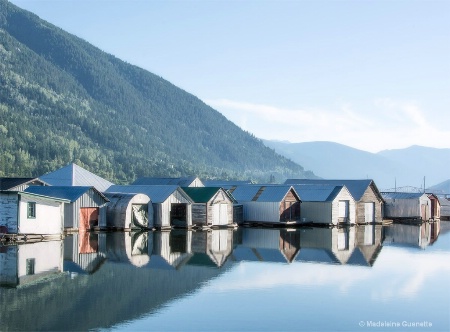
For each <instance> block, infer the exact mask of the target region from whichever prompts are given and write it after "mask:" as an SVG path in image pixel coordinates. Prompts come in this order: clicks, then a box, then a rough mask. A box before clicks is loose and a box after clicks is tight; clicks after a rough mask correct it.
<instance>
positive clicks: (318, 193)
mask: <svg viewBox="0 0 450 332" xmlns="http://www.w3.org/2000/svg"><path fill="white" fill-rule="evenodd" d="M343 187H344V186H335V185H327V184H305V185H301V184H298V185H294V189H295V191H296V192H297V193H298V194H299V195H300V198H301V200H302V202H329V201H332V200H333V199H334V198H335V197H336V195H337V194H338V193H339V192H340V191H341V190H342V188H343Z"/></svg>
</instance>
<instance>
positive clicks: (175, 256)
mask: <svg viewBox="0 0 450 332" xmlns="http://www.w3.org/2000/svg"><path fill="white" fill-rule="evenodd" d="M440 229H441V228H440V223H426V224H422V225H397V224H394V225H391V226H389V227H385V228H383V227H382V226H380V225H362V226H361V225H359V226H354V227H343V228H296V229H268V228H264V229H254V228H241V229H238V230H231V229H220V230H210V231H188V230H172V231H162V232H129V233H122V232H117V233H84V234H83V233H80V234H74V235H69V236H67V237H66V238H65V239H64V241H51V242H40V243H34V244H23V245H19V246H3V247H0V283H1V286H3V287H1V288H0V321H1V322H2V330H89V329H98V328H105V327H111V326H113V325H116V324H120V323H122V322H127V321H132V320H135V319H137V318H138V317H141V316H143V315H154V314H155V313H157V312H158V311H159V310H161V308H163V307H165V306H170V305H172V304H171V303H176V301H174V300H176V299H180V298H185V297H186V296H187V295H189V294H190V295H192V294H196V293H197V292H200V290H201V289H202V288H203V286H204V285H205V284H210V283H211V282H212V281H213V280H214V279H215V278H216V277H218V276H220V275H222V274H224V273H226V272H228V271H231V270H234V269H235V268H238V267H239V266H247V265H245V261H260V262H266V263H267V264H271V262H278V263H282V264H284V265H288V264H289V265H292V264H303V262H308V263H321V264H322V263H326V264H338V265H343V264H346V265H359V266H368V267H371V266H373V265H374V263H375V261H376V259H377V258H378V257H379V254H380V251H381V250H382V247H383V244H384V243H385V244H386V243H387V244H392V243H395V244H397V245H402V246H407V247H408V246H410V245H414V246H415V247H417V248H425V247H426V246H427V245H430V244H432V243H433V242H436V241H437V239H438V236H439V232H440ZM383 239H384V243H383V242H382V241H383ZM242 264H244V265H242ZM276 266H280V265H279V264H278V265H274V266H273V269H276ZM324 267H326V268H333V269H334V268H336V267H334V266H328V267H327V266H326V265H322V266H321V265H320V264H319V265H317V268H318V269H319V268H324ZM348 268H351V266H349V267H348ZM357 268H360V267H357ZM300 271H301V270H300ZM341 271H342V270H341ZM364 271H367V272H365V273H370V271H371V269H364ZM336 272H338V270H336ZM286 277H291V276H286ZM236 300H237V301H239V299H236ZM278 300H279V301H282V299H281V298H280V299H278Z"/></svg>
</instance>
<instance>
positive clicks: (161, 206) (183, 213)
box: [106, 185, 193, 228]
mask: <svg viewBox="0 0 450 332" xmlns="http://www.w3.org/2000/svg"><path fill="white" fill-rule="evenodd" d="M106 192H107V193H134V194H136V193H138V194H145V195H147V196H148V197H149V198H150V200H151V201H152V205H153V226H154V227H158V228H170V227H172V226H178V227H191V226H192V203H193V201H192V199H191V198H190V197H189V196H188V195H187V194H186V193H185V192H184V191H183V190H182V189H181V188H180V187H179V186H177V185H159V186H157V185H154V186H147V185H145V186H144V185H130V186H120V185H114V186H111V187H110V188H108V190H107V191H106Z"/></svg>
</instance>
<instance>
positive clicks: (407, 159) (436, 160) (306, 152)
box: [264, 141, 450, 189]
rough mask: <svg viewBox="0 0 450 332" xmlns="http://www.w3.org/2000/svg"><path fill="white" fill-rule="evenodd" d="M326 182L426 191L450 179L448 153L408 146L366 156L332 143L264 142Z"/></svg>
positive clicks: (367, 153)
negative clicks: (345, 181) (351, 181)
mask: <svg viewBox="0 0 450 332" xmlns="http://www.w3.org/2000/svg"><path fill="white" fill-rule="evenodd" d="M264 144H266V145H267V146H269V147H271V148H273V149H275V151H276V152H278V153H280V154H282V155H284V156H286V157H288V158H290V159H292V160H293V161H295V162H297V163H299V164H301V165H303V167H305V169H312V170H314V173H315V174H316V175H317V176H320V177H323V178H327V179H366V178H369V179H374V180H375V182H376V184H377V186H378V188H380V189H389V188H394V187H395V186H396V185H397V186H398V187H401V186H414V187H423V182H424V177H425V186H426V187H430V186H432V185H435V184H437V183H440V182H442V181H445V180H448V179H449V178H450V167H449V165H450V149H436V148H427V147H421V146H411V147H409V148H406V149H398V150H385V151H381V152H379V153H370V152H367V151H362V150H358V149H354V148H351V147H348V146H345V145H342V144H338V143H333V142H307V143H289V142H278V141H264Z"/></svg>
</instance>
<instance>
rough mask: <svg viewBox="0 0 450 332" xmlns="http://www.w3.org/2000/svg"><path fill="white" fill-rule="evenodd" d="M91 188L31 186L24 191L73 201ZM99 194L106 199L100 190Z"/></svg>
mask: <svg viewBox="0 0 450 332" xmlns="http://www.w3.org/2000/svg"><path fill="white" fill-rule="evenodd" d="M91 188H92V187H81V186H31V187H28V188H27V189H25V192H26V193H33V194H38V195H44V196H48V197H56V198H61V199H67V200H69V201H71V202H75V201H76V200H77V199H78V198H80V197H81V196H82V195H83V194H84V193H86V192H87V191H89V190H90V189H91ZM99 194H100V195H101V196H102V197H103V198H104V199H105V200H106V201H107V198H106V197H104V195H103V194H101V193H100V192H99Z"/></svg>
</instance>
